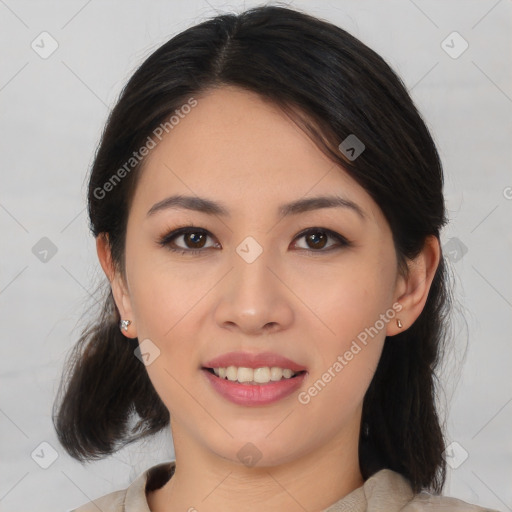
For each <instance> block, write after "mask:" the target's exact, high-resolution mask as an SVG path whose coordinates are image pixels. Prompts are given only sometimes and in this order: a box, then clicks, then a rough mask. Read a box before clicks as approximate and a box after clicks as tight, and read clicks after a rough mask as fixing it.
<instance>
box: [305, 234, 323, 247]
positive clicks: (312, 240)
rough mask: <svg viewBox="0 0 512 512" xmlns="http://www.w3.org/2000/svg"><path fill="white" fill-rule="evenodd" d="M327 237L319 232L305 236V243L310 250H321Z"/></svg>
mask: <svg viewBox="0 0 512 512" xmlns="http://www.w3.org/2000/svg"><path fill="white" fill-rule="evenodd" d="M327 238H328V237H327V235H326V234H325V233H322V232H321V231H317V232H315V233H311V234H310V235H307V236H306V240H307V243H308V244H310V247H311V248H312V249H323V248H324V247H325V244H326V243H327Z"/></svg>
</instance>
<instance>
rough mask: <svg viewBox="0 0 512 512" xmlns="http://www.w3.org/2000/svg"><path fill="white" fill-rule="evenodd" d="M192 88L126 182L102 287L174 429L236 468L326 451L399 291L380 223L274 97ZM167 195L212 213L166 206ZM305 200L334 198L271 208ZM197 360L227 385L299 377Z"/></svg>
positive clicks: (350, 414) (337, 438)
mask: <svg viewBox="0 0 512 512" xmlns="http://www.w3.org/2000/svg"><path fill="white" fill-rule="evenodd" d="M196 99H197V106H195V107H194V108H193V109H191V111H190V113H188V114H187V115H186V116H184V117H183V119H181V120H180V121H179V124H177V125H175V126H174V127H173V129H172V131H170V132H169V133H168V134H167V135H166V136H165V137H164V138H163V139H162V141H161V142H160V143H159V144H158V146H157V147H156V148H154V149H153V150H152V151H151V153H150V155H149V157H148V159H147V160H146V166H145V168H144V170H143V173H142V175H141V177H140V181H139V183H138V185H137V189H136V192H135V195H134V198H133V203H132V206H131V210H130V214H129V218H128V226H127V237H126V281H125V282H124V281H123V283H124V284H123V285H122V286H120V287H116V290H115V297H116V302H117V304H118V307H119V309H120V311H121V312H122V313H121V316H122V318H129V319H131V320H132V326H131V327H130V329H131V330H130V337H135V336H137V337H138V339H139V343H145V344H146V345H145V347H146V348H147V349H148V351H149V353H150V356H149V357H150V359H149V361H151V363H150V364H148V365H147V367H146V369H147V371H148V374H149V377H150V379H151V381H152V383H153V385H154V387H155V389H156V391H157V392H158V394H159V395H160V397H161V399H162V400H163V402H164V403H165V405H166V406H167V408H168V409H169V412H170V415H171V418H172V427H173V434H174V435H175V437H177V436H179V435H180V433H181V434H183V435H186V436H188V437H189V438H190V439H192V440H193V442H195V443H196V444H197V445H200V446H201V447H203V448H204V449H205V450H207V451H208V452H209V453H211V454H213V455H217V456H219V457H222V458H223V459H228V460H232V461H234V462H238V463H240V461H241V460H242V459H241V457H242V456H243V453H244V452H243V451H242V454H241V453H240V450H241V448H243V447H245V448H244V449H245V450H246V451H249V452H251V450H252V451H253V453H248V454H249V455H254V456H257V457H261V459H260V464H267V465H276V464H280V463H284V462H287V461H290V460H292V459H293V458H296V457H299V456H301V455H305V454H308V453H313V452H318V450H321V449H325V448H326V447H329V449H336V447H341V446H342V444H343V442H344V440H346V439H347V436H348V435H349V433H350V435H351V436H352V438H353V436H354V434H355V435H356V436H357V435H358V432H359V425H360V416H361V407H362V401H363V398H364V394H365V392H366V390H367V388H368V386H369V384H370V382H371V379H372V377H373V375H374V372H375V369H376V366H377V363H378V361H379V357H380V354H381V351H382V348H383V343H384V339H385V336H386V334H393V332H392V330H393V328H394V326H395V325H396V324H395V320H394V319H393V318H395V315H396V314H397V312H396V307H397V305H396V300H397V298H399V296H400V293H402V292H403V291H404V288H403V286H402V285H403V283H402V281H401V277H399V274H398V270H397V258H396V254H395V249H394V245H393V241H392V235H391V231H390V228H389V226H388V224H387V222H386V220H385V218H384V216H383V214H382V212H381V210H380V209H379V207H378V206H377V204H376V203H375V202H374V201H373V200H372V199H371V197H370V196H369V195H368V193H367V192H366V191H365V190H364V189H363V188H362V187H361V186H359V185H358V184H357V183H356V182H355V181H354V180H353V179H352V178H350V177H349V175H348V174H347V173H346V172H345V171H344V170H343V169H342V168H341V167H340V166H338V165H335V164H334V163H333V162H332V161H330V160H329V159H328V158H327V157H326V156H325V155H324V154H323V153H322V152H321V151H320V150H319V149H318V148H317V147H316V146H315V145H314V144H313V142H312V141H311V140H310V139H309V138H308V137H307V136H306V135H305V134H304V133H303V132H302V131H301V130H300V129H299V128H298V127H297V126H296V125H295V124H294V123H293V122H292V121H291V120H290V119H289V118H288V117H287V116H286V115H285V114H283V113H282V112H281V111H280V110H279V109H278V108H277V107H275V106H273V105H272V104H269V103H267V102H265V101H263V100H262V99H260V98H259V97H258V96H257V95H256V94H253V93H250V92H245V91H242V90H239V89H236V88H232V87H223V88H220V89H217V90H214V91H210V92H208V93H207V94H205V95H204V96H201V97H196ZM176 195H181V196H190V197H192V198H198V197H199V198H204V199H207V200H208V201H212V202H215V203H218V205H220V206H221V207H222V209H223V210H225V211H222V212H221V211H216V212H215V213H213V214H212V213H211V212H210V213H209V212H208V211H198V210H194V209H188V208H184V207H183V206H180V205H179V204H176V203H174V204H170V202H169V201H168V202H167V203H166V202H165V200H166V199H167V198H170V197H171V196H176ZM319 196H326V197H329V198H342V199H343V201H341V202H339V203H338V205H337V206H330V207H320V208H319V207H318V206H321V204H320V202H317V203H316V208H315V204H312V203H311V202H310V203H308V204H309V206H310V207H311V206H312V209H311V208H308V207H302V208H300V207H296V208H289V209H288V210H289V211H288V212H287V214H284V210H283V205H287V204H289V203H294V202H297V201H303V200H309V199H311V198H316V197H319ZM155 205H156V206H155ZM185 226H188V228H187V229H186V230H180V231H179V232H176V230H178V229H181V228H183V227H185ZM121 287H122V289H123V291H120V289H121ZM393 305H395V308H393ZM397 316H398V315H397ZM146 340H150V341H146ZM158 351H159V354H158ZM143 352H144V350H143ZM233 352H237V353H242V357H241V358H236V357H235V356H232V355H230V354H231V353H233ZM157 354H158V355H157ZM226 354H227V355H226ZM224 355H226V358H225V359H224V360H223V361H220V362H214V364H208V363H211V362H212V360H214V359H216V358H218V357H220V356H224ZM155 356H156V357H155ZM258 357H259V359H258ZM279 358H287V359H288V360H290V361H284V360H283V359H279ZM230 363H231V364H230ZM209 366H213V367H227V366H234V367H235V369H234V370H228V372H231V375H233V373H232V372H233V371H234V372H235V374H234V375H235V376H236V378H237V379H240V380H244V379H245V378H248V379H250V380H255V379H258V380H259V379H262V380H266V379H268V376H269V374H271V372H272V370H271V368H272V367H280V368H289V369H292V370H294V371H296V372H299V373H297V375H296V376H294V377H291V378H289V379H287V378H286V375H283V377H282V378H281V376H280V374H279V371H278V370H274V378H276V379H278V378H281V380H279V381H278V380H275V381H271V382H270V383H267V384H264V383H260V384H251V383H245V384H242V383H238V382H234V383H231V382H228V381H227V380H225V379H224V380H222V379H221V378H220V377H217V376H215V375H214V374H213V373H212V370H207V369H205V367H209ZM237 367H246V368H251V367H252V368H264V367H268V368H269V370H268V373H267V370H265V369H264V370H257V371H256V372H249V374H247V372H246V370H241V371H239V370H237ZM291 367H292V368H291ZM299 370H300V371H299ZM221 372H222V370H221ZM285 374H286V372H285ZM250 387H252V389H249V388H250ZM246 443H252V445H247V444H246ZM256 454H257V455H256Z"/></svg>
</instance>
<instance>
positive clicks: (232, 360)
mask: <svg viewBox="0 0 512 512" xmlns="http://www.w3.org/2000/svg"><path fill="white" fill-rule="evenodd" d="M228 366H237V367H240V366H243V367H244V368H262V367H264V366H268V367H269V368H271V367H272V366H277V367H279V368H283V369H284V368H289V369H290V370H293V371H294V372H301V371H303V370H306V367H305V366H302V365H300V364H298V363H296V362H295V361H292V360H291V359H288V358H286V357H283V356H280V355H279V354H274V353H273V352H262V353H260V354H250V353H248V352H229V353H227V354H223V355H221V356H218V357H215V358H213V359H211V360H210V361H208V362H207V363H205V364H204V365H203V368H227V367H228ZM258 387H259V386H258Z"/></svg>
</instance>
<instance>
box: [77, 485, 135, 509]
mask: <svg viewBox="0 0 512 512" xmlns="http://www.w3.org/2000/svg"><path fill="white" fill-rule="evenodd" d="M126 492H127V489H123V490H122V491H115V492H111V493H110V494H106V495H105V496H102V497H101V498H97V499H95V500H93V501H90V502H89V503H86V504H85V505H82V506H81V507H78V508H74V509H72V510H70V512H98V510H101V511H103V512H124V503H125V499H126Z"/></svg>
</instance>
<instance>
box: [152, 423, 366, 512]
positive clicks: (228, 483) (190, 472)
mask: <svg viewBox="0 0 512 512" xmlns="http://www.w3.org/2000/svg"><path fill="white" fill-rule="evenodd" d="M171 424H172V425H173V428H172V432H173V440H174V448H175V454H176V469H175V472H174V475H173V477H172V478H171V479H170V480H169V482H167V484H165V485H164V486H163V487H162V488H160V489H157V490H156V491H153V492H152V493H150V495H148V503H149V505H150V509H151V511H152V512H163V511H166V512H175V511H178V510H180V511H183V510H186V511H188V510H190V511H191V512H194V511H195V510H197V511H200V512H210V511H212V512H213V511H218V510H222V511H223V512H235V511H237V512H239V511H240V510H244V511H253V510H254V511H256V510H257V511H259V510H269V511H273V510H279V511H281V510H297V511H303V510H308V511H314V512H320V511H322V510H324V509H326V508H328V507H329V506H330V505H332V504H333V503H335V502H336V501H338V500H340V499H341V498H343V497H344V496H346V495H347V494H349V493H350V492H352V491H353V490H354V489H357V488H358V487H361V486H362V485H363V483H364V480H363V478H362V475H361V472H360V468H359V456H358V441H359V428H352V429H351V430H350V431H349V432H345V433H342V434H340V435H338V436H337V437H336V438H333V439H332V440H331V441H330V442H329V443H325V444H323V445H322V446H321V447H319V448H318V449H316V450H314V451H313V452H310V453H307V454H304V455H303V456H301V457H297V458H295V459H293V460H291V461H289V462H285V463H282V464H278V465H267V466H263V465H262V466H260V465H258V464H257V465H255V466H253V467H247V466H244V465H243V464H240V463H237V462H234V461H232V460H228V459H226V458H222V457H220V456H218V455H217V454H215V453H212V452H211V451H208V450H205V448H204V447H203V446H201V445H198V444H197V442H195V440H194V439H192V438H190V437H189V436H187V435H186V434H185V431H184V430H183V429H180V426H179V425H176V424H173V423H172V422H171ZM357 427H358V426H357Z"/></svg>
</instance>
